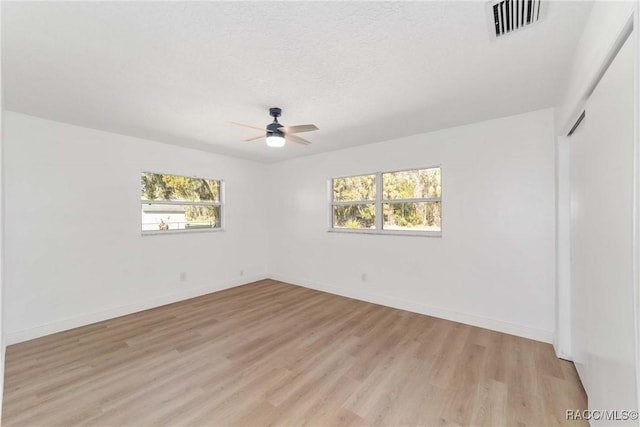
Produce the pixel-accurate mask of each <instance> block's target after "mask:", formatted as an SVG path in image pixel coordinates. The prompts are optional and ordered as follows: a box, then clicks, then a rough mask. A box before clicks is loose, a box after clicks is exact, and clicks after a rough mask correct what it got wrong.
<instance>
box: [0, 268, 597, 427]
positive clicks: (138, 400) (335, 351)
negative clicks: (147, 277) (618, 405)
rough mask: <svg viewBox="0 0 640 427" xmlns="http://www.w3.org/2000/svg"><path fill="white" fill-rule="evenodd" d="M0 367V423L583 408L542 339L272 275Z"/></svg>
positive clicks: (222, 420)
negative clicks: (0, 373) (0, 387)
mask: <svg viewBox="0 0 640 427" xmlns="http://www.w3.org/2000/svg"><path fill="white" fill-rule="evenodd" d="M6 363H7V364H6V378H5V389H4V410H3V419H2V425H3V426H5V427H9V426H39V425H43V426H44V425H47V426H53V425H69V426H70V425H82V426H122V425H130V426H132V425H137V426H144V425H158V426H160V425H162V426H181V425H201V426H204V425H211V426H213V425H243V426H244V425H256V426H257V425H303V424H306V425H314V426H322V425H326V426H334V425H335V426H337V425H407V426H409V425H411V426H428V425H509V426H515V425H538V426H539V425H556V424H569V423H567V422H566V421H565V410H566V409H584V408H585V405H586V402H585V394H584V391H583V390H582V387H581V386H580V383H579V380H578V379H577V375H576V371H575V369H574V366H573V364H572V363H570V362H566V361H562V360H559V359H557V358H556V357H555V356H554V352H553V349H552V347H551V346H550V345H548V344H543V343H540V342H536V341H531V340H527V339H523V338H517V337H514V336H510V335H506V334H501V333H497V332H492V331H488V330H485V329H480V328H475V327H472V326H467V325H462V324H459V323H454V322H449V321H446V320H440V319H436V318H433V317H428V316H422V315H419V314H414V313H409V312H406V311H402V310H396V309H392V308H388V307H383V306H379V305H374V304H369V303H365V302H360V301H356V300H351V299H347V298H343V297H339V296H335V295H330V294H326V293H322V292H317V291H313V290H309V289H305V288H301V287H297V286H293V285H288V284H284V283H281V282H276V281H272V280H265V281H261V282H257V283H253V284H249V285H246V286H242V287H238V288H234V289H230V290H226V291H222V292H218V293H214V294H209V295H205V296H202V297H199V298H195V299H191V300H188V301H183V302H179V303H176V304H172V305H168V306H164V307H160V308H157V309H153V310H148V311H145V312H141V313H136V314H132V315H129V316H124V317H120V318H117V319H112V320H108V321H105V322H101V323H97V324H93V325H89V326H85V327H82V328H78V329H74V330H71V331H67V332H62V333H59V334H55V335H50V336H47V337H43V338H39V339H36V340H33V341H29V342H25V343H21V344H17V345H12V346H10V347H9V348H8V349H7V358H6ZM571 424H572V425H573V426H576V425H579V423H577V422H571Z"/></svg>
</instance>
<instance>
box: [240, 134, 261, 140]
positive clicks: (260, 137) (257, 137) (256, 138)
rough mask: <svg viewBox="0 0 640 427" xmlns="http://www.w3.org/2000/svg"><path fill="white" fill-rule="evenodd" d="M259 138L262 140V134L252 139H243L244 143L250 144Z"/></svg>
mask: <svg viewBox="0 0 640 427" xmlns="http://www.w3.org/2000/svg"><path fill="white" fill-rule="evenodd" d="M260 138H264V134H262V135H260V136H255V137H253V138H249V139H245V140H244V142H251V141H255V140H256V139H260Z"/></svg>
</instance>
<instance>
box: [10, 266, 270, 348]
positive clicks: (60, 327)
mask: <svg viewBox="0 0 640 427" xmlns="http://www.w3.org/2000/svg"><path fill="white" fill-rule="evenodd" d="M267 276H268V275H259V276H255V277H247V278H243V279H242V280H241V281H240V280H234V281H230V282H225V283H218V284H215V285H210V286H202V287H199V288H191V289H186V290H184V291H181V292H174V293H171V294H165V295H161V296H157V297H154V298H150V299H148V300H146V301H139V302H135V303H132V304H127V305H122V306H119V307H113V308H110V309H108V310H103V311H99V312H95V313H87V314H83V315H81V316H75V317H71V318H68V319H64V320H58V321H55V322H51V323H47V324H44V325H40V326H36V327H34V328H28V329H22V330H19V331H11V332H9V331H7V333H6V340H7V345H11V344H17V343H19V342H23V341H28V340H31V339H34V338H38V337H42V336H45V335H50V334H55V333H56V332H62V331H66V330H69V329H73V328H77V327H80V326H85V325H90V324H92V323H96V322H101V321H103V320H108V319H113V318H114V317H119V316H125V315H127V314H132V313H137V312H139V311H143V310H148V309H150V308H155V307H159V306H162V305H166V304H171V303H174V302H178V301H183V300H186V299H189V298H194V297H198V296H201V295H206V294H210V293H212V292H217V291H222V290H224V289H229V288H234V287H236V286H240V285H244V284H247V283H251V282H257V281H258V280H264V279H266V278H267Z"/></svg>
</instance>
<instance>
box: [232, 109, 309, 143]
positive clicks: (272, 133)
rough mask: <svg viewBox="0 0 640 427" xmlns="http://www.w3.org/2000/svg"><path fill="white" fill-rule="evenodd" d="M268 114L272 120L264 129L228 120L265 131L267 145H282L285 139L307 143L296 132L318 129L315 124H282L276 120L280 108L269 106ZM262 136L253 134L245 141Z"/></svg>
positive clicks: (279, 113) (280, 111) (262, 136)
mask: <svg viewBox="0 0 640 427" xmlns="http://www.w3.org/2000/svg"><path fill="white" fill-rule="evenodd" d="M269 115H270V116H271V117H273V122H272V123H269V124H268V125H267V128H266V129H262V128H259V127H256V126H250V125H245V124H242V123H236V122H229V123H231V124H234V125H237V126H244V127H246V128H251V129H258V130H261V131H266V138H267V145H268V146H269V147H283V146H284V143H285V140H286V141H291V142H296V143H298V144H302V145H309V144H311V142H309V141H307V140H306V139H304V138H300V137H299V136H297V135H294V134H296V133H301V132H311V131H314V130H318V127H317V126H316V125H297V126H283V125H281V124H280V123H279V122H278V117H280V116H281V115H282V110H281V109H280V108H277V107H274V108H269ZM260 138H264V135H260V136H255V137H253V138H249V139H245V142H249V141H255V140H257V139H260Z"/></svg>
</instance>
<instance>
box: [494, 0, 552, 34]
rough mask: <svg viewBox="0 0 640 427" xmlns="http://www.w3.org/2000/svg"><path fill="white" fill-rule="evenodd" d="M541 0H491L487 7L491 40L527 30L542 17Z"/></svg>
mask: <svg viewBox="0 0 640 427" xmlns="http://www.w3.org/2000/svg"><path fill="white" fill-rule="evenodd" d="M542 9H544V7H542V4H541V0H497V1H496V0H493V1H490V2H489V3H488V5H487V14H488V15H489V21H490V24H489V25H490V29H489V31H490V32H491V37H492V38H500V37H504V36H505V35H507V34H509V33H512V32H514V31H518V30H521V29H523V28H527V27H528V26H529V25H531V24H533V23H535V22H538V21H539V20H540V18H542V17H543V13H542V12H543V10H542Z"/></svg>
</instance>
